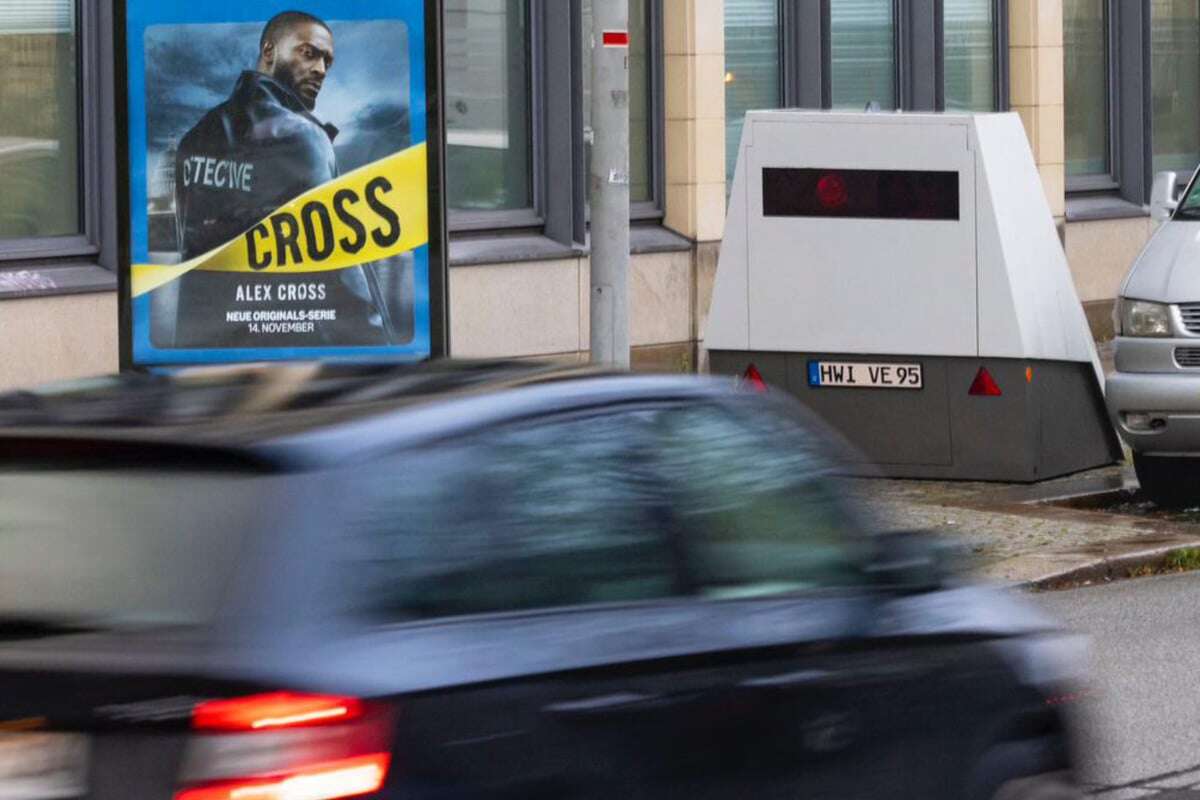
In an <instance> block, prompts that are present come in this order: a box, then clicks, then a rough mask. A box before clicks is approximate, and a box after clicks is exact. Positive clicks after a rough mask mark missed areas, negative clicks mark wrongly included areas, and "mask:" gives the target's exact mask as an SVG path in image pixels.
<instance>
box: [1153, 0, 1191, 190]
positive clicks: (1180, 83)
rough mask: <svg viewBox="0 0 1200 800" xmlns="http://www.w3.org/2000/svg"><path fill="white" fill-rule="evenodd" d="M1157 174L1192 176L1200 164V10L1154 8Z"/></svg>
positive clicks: (1183, 3)
mask: <svg viewBox="0 0 1200 800" xmlns="http://www.w3.org/2000/svg"><path fill="white" fill-rule="evenodd" d="M1150 53H1151V67H1150V74H1151V93H1152V102H1153V109H1154V113H1153V119H1154V128H1153V130H1154V171H1155V172H1158V171H1161V170H1174V171H1177V172H1180V173H1183V174H1182V175H1181V176H1180V177H1181V178H1183V177H1186V176H1190V175H1191V173H1192V171H1193V170H1195V168H1196V164H1197V163H1198V162H1200V5H1198V4H1197V3H1196V2H1195V0H1153V2H1152V3H1151V6H1150Z"/></svg>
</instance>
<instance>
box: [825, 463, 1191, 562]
mask: <svg viewBox="0 0 1200 800" xmlns="http://www.w3.org/2000/svg"><path fill="white" fill-rule="evenodd" d="M844 483H845V485H846V487H847V490H848V492H849V494H850V496H851V498H852V499H853V500H854V501H855V502H856V503H857V504H858V505H859V507H860V509H861V510H863V511H865V512H866V513H867V514H869V515H870V516H872V517H873V518H874V519H875V520H876V522H877V523H878V524H879V525H880V526H882V527H883V528H884V529H891V530H911V529H920V530H928V531H931V532H933V533H935V534H937V535H940V536H945V537H947V539H948V540H950V541H951V542H952V543H953V544H955V545H957V549H959V550H960V551H962V552H963V555H964V557H965V562H966V563H965V569H966V570H967V572H968V573H969V574H970V575H971V576H972V577H974V578H977V579H982V580H986V581H992V582H999V583H1006V584H1011V583H1018V584H1030V585H1039V586H1045V585H1053V584H1054V583H1055V582H1056V581H1063V582H1085V581H1088V580H1094V581H1104V580H1111V579H1113V578H1124V577H1129V576H1130V575H1131V574H1133V573H1136V572H1139V571H1140V570H1144V569H1145V568H1146V567H1147V566H1153V565H1156V564H1161V563H1162V561H1163V559H1164V558H1165V556H1166V555H1167V554H1168V553H1170V552H1172V551H1176V550H1179V549H1182V548H1190V547H1200V513H1195V512H1193V513H1176V514H1169V513H1165V512H1162V511H1159V510H1157V509H1155V508H1154V507H1153V506H1152V505H1151V504H1149V503H1142V502H1139V501H1138V499H1137V497H1136V495H1135V494H1134V492H1135V491H1136V488H1137V481H1136V479H1135V478H1134V476H1133V470H1132V468H1131V467H1108V468H1105V469H1100V470H1093V471H1091V472H1087V473H1083V474H1081V475H1077V476H1072V477H1068V478H1062V479H1059V480H1055V481H1048V482H1046V483H1041V484H1037V485H1033V486H1016V485H1012V484H992V483H954V482H948V481H911V480H886V479H861V478H847V479H844Z"/></svg>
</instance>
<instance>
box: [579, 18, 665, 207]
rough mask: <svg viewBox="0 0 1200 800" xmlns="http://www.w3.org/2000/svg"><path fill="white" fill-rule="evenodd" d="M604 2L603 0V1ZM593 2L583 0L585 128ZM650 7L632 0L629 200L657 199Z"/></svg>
mask: <svg viewBox="0 0 1200 800" xmlns="http://www.w3.org/2000/svg"><path fill="white" fill-rule="evenodd" d="M601 1H603V0H601ZM592 2H593V0H583V14H582V17H583V37H582V38H583V45H584V46H583V128H584V131H585V132H587V131H591V129H592V50H591V46H590V44H591V37H592ZM649 12H650V7H649V4H648V3H647V0H629V201H630V202H631V203H648V202H651V201H653V200H654V191H653V184H652V181H653V172H652V170H651V163H652V158H651V153H652V151H653V141H652V138H651V119H652V117H653V111H652V109H653V104H652V103H651V98H652V96H653V88H652V84H651V73H650V35H651V30H652V28H651V25H650V16H649ZM584 141H585V142H587V143H589V144H588V149H587V159H586V167H585V169H586V171H587V172H588V173H590V171H591V163H592V149H591V145H590V141H591V137H590V135H587V134H585V136H584Z"/></svg>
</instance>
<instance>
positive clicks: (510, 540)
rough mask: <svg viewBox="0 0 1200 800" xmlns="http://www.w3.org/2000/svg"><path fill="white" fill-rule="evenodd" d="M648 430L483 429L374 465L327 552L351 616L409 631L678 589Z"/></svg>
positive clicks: (608, 423) (623, 425) (621, 424)
mask: <svg viewBox="0 0 1200 800" xmlns="http://www.w3.org/2000/svg"><path fill="white" fill-rule="evenodd" d="M649 425H650V423H649V418H648V417H646V416H644V415H641V414H637V413H623V414H608V415H603V416H595V417H588V418H581V419H575V420H569V421H562V422H558V423H546V422H542V423H540V424H538V425H537V426H531V427H520V428H512V429H507V430H498V431H490V432H487V433H483V434H480V435H478V436H475V437H471V438H470V439H468V440H465V441H462V442H459V443H450V444H442V445H439V446H438V447H437V448H436V449H435V450H430V451H426V452H423V453H421V454H420V458H419V459H414V458H413V457H411V456H405V457H399V458H397V459H396V460H395V461H394V462H393V463H388V464H386V465H383V468H380V465H372V466H371V467H370V468H368V469H366V470H364V471H363V472H362V473H361V474H355V475H353V476H351V477H350V478H349V479H350V480H352V481H353V482H354V485H355V486H358V487H362V488H363V490H364V492H365V496H359V497H356V498H355V499H354V501H353V502H354V506H355V509H352V510H351V512H350V516H351V519H352V523H351V525H350V528H349V530H348V532H347V536H348V539H349V541H347V542H346V543H345V544H346V546H345V547H342V546H339V547H338V551H339V552H343V553H345V554H347V557H349V558H350V559H351V560H352V563H351V565H350V566H349V568H348V569H346V570H341V572H343V573H345V574H349V575H353V576H354V590H353V591H354V593H355V594H356V595H358V596H359V597H360V598H361V601H360V603H359V604H360V605H361V606H362V608H361V610H362V611H365V612H367V613H369V614H371V615H372V616H375V617H377V618H383V619H393V620H394V619H412V618H428V617H437V616H455V615H463V614H478V613H487V612H501V611H515V610H522V609H532V608H545V607H551V606H571V605H587V604H592V603H607V602H630V601H638V600H650V599H655V598H662V597H669V596H672V595H676V594H679V593H680V591H681V586H680V580H679V577H678V573H677V570H676V566H675V562H674V558H673V555H672V550H671V548H670V546H669V544H668V540H667V538H666V534H665V525H664V524H663V522H662V520H663V517H662V513H661V511H662V500H661V496H660V493H659V492H658V491H657V489H656V487H657V482H656V481H655V480H654V476H653V474H652V472H651V470H652V465H651V461H650V459H651V456H652V452H651V449H650V447H649V445H650V443H651V439H650V435H649Z"/></svg>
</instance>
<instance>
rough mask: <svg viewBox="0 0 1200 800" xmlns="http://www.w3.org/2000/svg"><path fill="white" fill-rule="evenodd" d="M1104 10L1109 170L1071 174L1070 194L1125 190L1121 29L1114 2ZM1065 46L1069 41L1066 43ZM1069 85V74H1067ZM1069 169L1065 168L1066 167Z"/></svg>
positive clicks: (1067, 189) (1067, 186) (1069, 176)
mask: <svg viewBox="0 0 1200 800" xmlns="http://www.w3.org/2000/svg"><path fill="white" fill-rule="evenodd" d="M1103 8H1104V67H1105V73H1106V77H1105V88H1106V89H1107V92H1108V97H1107V105H1108V109H1107V112H1108V113H1107V117H1108V122H1107V125H1108V165H1109V167H1108V171H1107V172H1096V173H1091V174H1087V175H1067V176H1065V178H1066V191H1067V193H1068V194H1070V193H1078V192H1106V191H1107V192H1111V191H1119V190H1120V188H1121V177H1120V176H1121V148H1120V144H1119V143H1120V140H1121V131H1120V130H1119V121H1120V119H1121V113H1120V111H1121V101H1122V98H1121V92H1120V91H1118V75H1119V71H1120V59H1119V53H1120V34H1119V33H1118V32H1117V28H1118V26H1117V25H1115V24H1114V21H1115V20H1114V16H1113V15H1114V14H1115V13H1116V10H1115V9H1114V8H1113V4H1112V2H1109V1H1108V0H1106V2H1105V3H1104V5H1103ZM1063 44H1064V47H1065V45H1066V42H1065V41H1064V42H1063ZM1064 86H1065V75H1064ZM1064 169H1065V167H1064Z"/></svg>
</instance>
